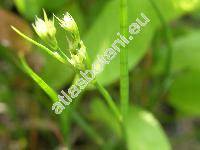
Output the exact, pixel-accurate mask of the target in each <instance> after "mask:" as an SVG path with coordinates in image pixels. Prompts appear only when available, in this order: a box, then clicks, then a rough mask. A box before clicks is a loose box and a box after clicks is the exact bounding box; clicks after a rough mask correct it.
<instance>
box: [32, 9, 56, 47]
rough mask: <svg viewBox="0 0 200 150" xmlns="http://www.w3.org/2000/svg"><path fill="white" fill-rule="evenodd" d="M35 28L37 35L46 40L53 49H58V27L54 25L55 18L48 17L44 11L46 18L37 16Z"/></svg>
mask: <svg viewBox="0 0 200 150" xmlns="http://www.w3.org/2000/svg"><path fill="white" fill-rule="evenodd" d="M33 28H34V30H35V32H36V33H37V35H38V36H39V37H40V38H41V39H42V40H43V41H45V42H46V43H47V44H49V46H51V47H52V48H53V49H57V47H58V46H57V40H56V36H55V35H56V28H55V26H54V19H53V20H49V19H48V18H47V14H46V12H45V11H44V20H42V19H40V18H38V17H36V19H35V24H33Z"/></svg>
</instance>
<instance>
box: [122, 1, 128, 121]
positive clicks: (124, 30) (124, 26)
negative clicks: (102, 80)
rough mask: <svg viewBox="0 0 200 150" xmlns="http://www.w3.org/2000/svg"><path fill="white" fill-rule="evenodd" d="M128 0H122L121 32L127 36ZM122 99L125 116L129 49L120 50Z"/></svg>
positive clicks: (126, 109)
mask: <svg viewBox="0 0 200 150" xmlns="http://www.w3.org/2000/svg"><path fill="white" fill-rule="evenodd" d="M127 17H128V7H127V0H120V32H121V33H122V34H123V35H124V36H126V37H127V35H128V33H127ZM120 99H121V112H122V115H123V117H124V116H125V115H126V113H127V111H128V105H129V75H128V49H127V48H124V49H123V50H122V51H121V52H120Z"/></svg>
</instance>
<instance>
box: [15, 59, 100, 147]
mask: <svg viewBox="0 0 200 150" xmlns="http://www.w3.org/2000/svg"><path fill="white" fill-rule="evenodd" d="M19 58H20V62H21V64H22V67H23V70H24V71H25V72H26V73H27V74H28V75H29V76H30V77H31V78H32V79H33V80H34V81H35V82H36V83H37V84H38V85H39V86H40V87H41V88H42V89H43V90H44V91H45V93H46V94H47V95H48V96H49V97H50V98H51V99H52V100H53V102H56V101H58V97H57V93H56V92H55V91H54V90H53V89H52V88H51V87H50V86H49V85H47V84H46V83H45V82H44V81H43V80H42V78H40V77H39V76H38V75H37V74H36V73H35V72H34V71H33V70H32V69H31V68H30V67H29V65H28V64H27V62H26V60H25V58H24V56H20V57H19ZM60 117H61V121H65V120H66V119H65V118H63V117H62V116H60ZM72 118H73V119H74V120H75V122H76V123H77V124H78V125H79V126H80V127H81V128H82V129H83V130H84V131H85V132H86V133H87V134H88V136H90V137H91V139H93V140H94V141H95V142H96V143H97V144H102V143H103V140H102V138H101V137H100V136H99V135H98V134H97V133H96V131H95V130H94V129H93V128H92V127H91V126H90V125H89V124H88V123H87V122H86V121H85V120H84V119H83V118H81V116H80V115H79V114H77V113H76V112H72Z"/></svg>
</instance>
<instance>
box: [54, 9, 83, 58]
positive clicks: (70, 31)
mask: <svg viewBox="0 0 200 150" xmlns="http://www.w3.org/2000/svg"><path fill="white" fill-rule="evenodd" d="M54 16H55V15H54ZM55 17H56V16H55ZM56 19H58V21H59V23H60V26H61V27H62V28H63V29H64V30H65V31H67V37H66V38H67V43H68V46H69V51H70V53H72V54H74V55H75V54H77V49H79V43H80V35H79V30H78V27H77V24H76V22H75V21H74V19H73V18H72V16H71V15H70V14H69V13H66V14H65V15H64V17H63V19H59V18H58V17H56Z"/></svg>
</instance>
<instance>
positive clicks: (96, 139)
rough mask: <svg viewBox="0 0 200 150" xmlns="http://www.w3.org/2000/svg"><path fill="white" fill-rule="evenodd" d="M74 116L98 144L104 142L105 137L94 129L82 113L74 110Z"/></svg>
mask: <svg viewBox="0 0 200 150" xmlns="http://www.w3.org/2000/svg"><path fill="white" fill-rule="evenodd" d="M72 117H73V119H74V120H75V122H76V123H78V124H79V125H80V127H81V128H82V129H83V130H84V131H85V132H86V133H87V134H88V136H89V137H90V138H91V139H92V140H94V141H95V142H96V144H98V145H102V144H103V143H104V141H103V139H102V138H101V137H100V136H99V135H98V133H97V132H96V131H95V130H92V127H91V126H90V125H89V124H88V123H87V122H86V121H85V120H83V118H81V117H80V115H79V114H78V113H77V112H76V111H74V112H72Z"/></svg>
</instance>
